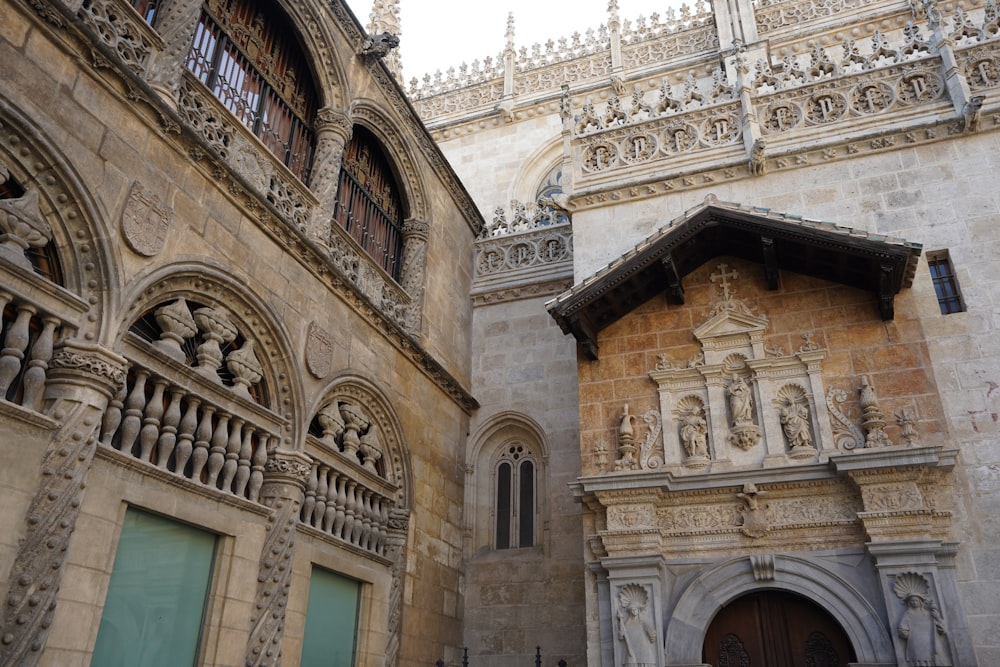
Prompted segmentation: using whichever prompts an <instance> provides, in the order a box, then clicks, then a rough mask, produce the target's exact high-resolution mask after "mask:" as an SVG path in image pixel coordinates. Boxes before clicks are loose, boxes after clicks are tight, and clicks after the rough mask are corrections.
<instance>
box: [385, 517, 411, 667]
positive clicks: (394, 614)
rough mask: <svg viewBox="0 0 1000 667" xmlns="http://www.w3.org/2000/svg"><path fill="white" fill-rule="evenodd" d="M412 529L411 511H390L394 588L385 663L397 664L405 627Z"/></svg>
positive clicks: (388, 539)
mask: <svg viewBox="0 0 1000 667" xmlns="http://www.w3.org/2000/svg"><path fill="white" fill-rule="evenodd" d="M409 530H410V511H409V510H408V509H404V508H395V509H393V510H392V511H391V512H389V531H388V535H386V542H385V544H386V548H385V556H386V558H388V559H389V560H391V561H392V588H391V589H390V590H389V622H388V623H387V624H386V635H387V636H388V639H387V641H386V646H385V664H386V665H389V666H391V665H395V664H396V658H397V657H398V655H399V638H400V634H401V631H402V628H403V622H402V620H403V618H402V616H403V575H405V574H406V537H407V535H408V534H409Z"/></svg>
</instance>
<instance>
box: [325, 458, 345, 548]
mask: <svg viewBox="0 0 1000 667" xmlns="http://www.w3.org/2000/svg"><path fill="white" fill-rule="evenodd" d="M330 474H331V476H332V477H331V481H330V491H329V492H328V493H329V499H328V500H327V501H326V512H325V513H324V514H323V530H324V531H326V532H328V533H330V532H331V531H332V530H333V522H334V520H335V519H336V518H337V501H336V499H335V498H334V496H335V495H336V489H335V488H334V485H335V484H337V483H338V482H339V481H340V478H341V477H343V475H341V474H339V473H337V472H336V471H335V470H334V471H331V473H330Z"/></svg>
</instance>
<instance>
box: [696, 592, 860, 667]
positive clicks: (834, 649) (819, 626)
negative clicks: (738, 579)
mask: <svg viewBox="0 0 1000 667" xmlns="http://www.w3.org/2000/svg"><path fill="white" fill-rule="evenodd" d="M702 661H703V662H705V663H706V664H709V665H712V666H713V667H847V663H848V662H853V661H854V651H853V650H852V648H851V644H850V642H849V641H848V639H847V635H846V634H845V633H844V631H843V629H842V628H841V627H840V625H839V624H838V623H837V621H835V620H834V619H833V617H832V616H830V614H828V613H827V612H825V611H824V610H823V609H822V608H821V607H819V606H818V605H816V604H813V603H812V602H810V601H809V600H806V599H805V598H802V597H799V596H798V595H793V594H791V593H785V592H781V591H763V592H760V593H752V594H750V595H745V596H743V597H740V598H737V599H736V600H733V601H732V602H731V603H729V604H728V605H726V606H725V607H723V608H722V609H721V610H720V611H719V613H718V614H717V615H716V616H715V618H714V619H713V620H712V624H711V625H710V626H709V628H708V631H707V632H706V633H705V643H704V646H703V648H702Z"/></svg>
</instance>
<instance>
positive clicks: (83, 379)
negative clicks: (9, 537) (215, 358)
mask: <svg viewBox="0 0 1000 667" xmlns="http://www.w3.org/2000/svg"><path fill="white" fill-rule="evenodd" d="M126 364H127V362H126V361H125V359H123V358H122V357H120V356H118V355H116V354H114V353H113V352H111V351H110V350H106V349H104V348H102V347H100V346H97V345H92V344H85V343H80V342H77V341H75V340H69V341H65V342H64V343H62V345H61V346H60V347H59V349H58V350H56V352H55V354H54V355H53V357H52V359H51V361H50V362H49V368H48V375H47V384H46V388H45V395H44V401H45V403H44V404H45V410H46V412H47V413H48V414H49V415H50V416H51V417H52V418H54V419H55V420H56V421H57V422H58V423H59V427H58V428H57V430H56V431H55V433H54V434H53V437H52V440H51V441H50V443H49V446H48V448H47V449H46V451H45V454H44V455H43V456H42V479H41V482H40V484H39V487H38V489H37V490H36V491H35V496H34V498H33V499H32V501H31V504H30V505H29V507H28V513H27V516H26V517H25V520H26V522H27V530H26V532H25V535H24V538H23V540H22V541H21V543H20V544H19V546H18V550H17V556H16V557H15V558H14V565H13V567H12V568H11V571H10V576H9V577H8V578H7V580H8V581H9V582H10V588H9V590H8V591H7V598H6V600H5V604H4V605H3V612H2V625H0V665H4V667H8V666H13V665H17V666H18V667H32V666H33V665H35V664H37V663H38V660H39V658H40V657H41V654H42V650H43V649H44V648H45V643H46V640H47V639H48V634H49V629H50V627H51V624H52V618H53V615H54V613H55V608H56V601H57V599H58V595H59V586H60V584H61V582H62V575H63V571H64V568H65V559H66V550H67V548H68V547H69V541H70V537H71V536H72V534H73V529H74V528H75V527H76V520H77V517H78V516H79V514H80V504H81V502H82V499H83V492H84V488H85V487H86V482H87V474H88V473H89V471H90V466H91V463H92V461H93V458H94V451H95V449H96V446H97V434H98V429H99V428H100V425H101V415H102V414H103V413H104V411H105V408H106V407H107V405H108V401H110V399H111V397H112V396H113V395H114V394H116V393H117V392H118V390H119V388H120V387H122V386H124V384H125V368H126Z"/></svg>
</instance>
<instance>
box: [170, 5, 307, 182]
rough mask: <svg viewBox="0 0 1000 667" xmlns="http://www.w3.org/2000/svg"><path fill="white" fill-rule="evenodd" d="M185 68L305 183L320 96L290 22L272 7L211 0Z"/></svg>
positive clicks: (203, 15)
mask: <svg viewBox="0 0 1000 667" xmlns="http://www.w3.org/2000/svg"><path fill="white" fill-rule="evenodd" d="M187 66H188V69H189V70H191V71H192V72H194V74H195V75H196V76H197V77H198V78H199V79H201V81H202V83H204V84H205V85H206V86H208V88H209V89H210V90H211V91H212V92H213V93H214V94H215V96H216V97H217V98H219V100H220V101H221V102H222V103H223V104H224V105H225V106H226V107H227V108H228V109H229V110H230V111H232V112H233V113H234V114H235V115H236V117H237V118H239V119H240V121H241V122H243V123H244V124H245V125H246V126H247V127H248V128H250V130H251V131H252V132H253V133H254V134H255V135H257V136H258V137H259V138H260V140H261V141H263V142H264V144H265V145H266V146H267V147H268V148H269V149H270V150H271V152H272V153H274V154H275V155H276V156H277V157H278V159H280V160H281V161H282V162H283V163H284V164H285V166H287V167H288V168H289V169H290V170H291V171H292V173H294V174H295V175H296V176H298V177H299V178H300V179H302V180H303V181H305V180H306V179H307V176H308V172H309V167H310V165H311V162H312V152H313V147H314V145H315V137H314V135H313V131H312V125H313V120H314V119H315V116H316V106H317V102H316V91H315V89H314V86H313V82H312V79H311V77H310V70H309V66H308V63H307V62H306V59H305V56H304V55H303V53H302V51H301V50H300V48H299V44H298V40H297V39H296V36H295V31H294V29H293V28H292V26H291V25H290V23H289V21H288V19H287V18H286V17H284V16H283V15H282V14H280V13H279V12H278V11H277V10H276V9H274V8H273V6H272V5H271V3H266V4H265V3H261V4H260V5H258V4H257V3H255V2H252V1H251V0H209V1H208V2H206V3H205V5H204V7H203V9H202V13H201V19H200V20H199V21H198V27H197V30H196V31H195V36H194V43H193V44H192V46H191V53H190V54H189V56H188V62H187Z"/></svg>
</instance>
